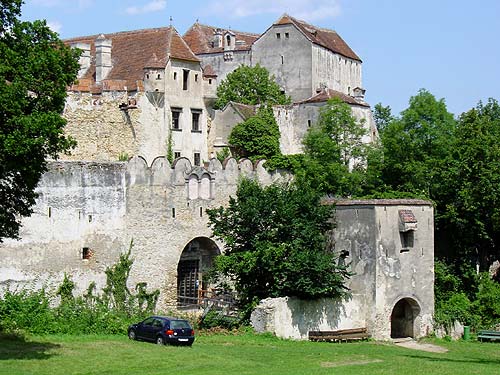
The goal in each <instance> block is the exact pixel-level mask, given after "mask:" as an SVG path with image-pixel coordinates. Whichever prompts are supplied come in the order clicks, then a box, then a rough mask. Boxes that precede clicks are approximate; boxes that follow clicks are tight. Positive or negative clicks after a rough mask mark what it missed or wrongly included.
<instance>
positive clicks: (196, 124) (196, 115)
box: [191, 109, 201, 132]
mask: <svg viewBox="0 0 500 375" xmlns="http://www.w3.org/2000/svg"><path fill="white" fill-rule="evenodd" d="M200 115H201V111H200V110H196V109H193V110H191V119H192V124H191V131H193V132H201V129H200Z"/></svg>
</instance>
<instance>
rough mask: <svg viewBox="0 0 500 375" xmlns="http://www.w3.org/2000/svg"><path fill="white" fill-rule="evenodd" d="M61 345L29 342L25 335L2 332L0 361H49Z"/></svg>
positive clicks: (0, 333) (0, 335)
mask: <svg viewBox="0 0 500 375" xmlns="http://www.w3.org/2000/svg"><path fill="white" fill-rule="evenodd" d="M59 347H60V345H58V344H52V343H50V342H36V341H28V340H26V338H25V337H24V336H23V335H19V334H14V333H3V332H0V361H3V360H8V359H49V358H50V357H53V356H54V355H55V353H54V352H53V350H54V349H57V348H59Z"/></svg>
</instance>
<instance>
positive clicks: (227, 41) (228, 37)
mask: <svg viewBox="0 0 500 375" xmlns="http://www.w3.org/2000/svg"><path fill="white" fill-rule="evenodd" d="M226 44H227V46H228V47H229V46H231V35H228V36H226Z"/></svg>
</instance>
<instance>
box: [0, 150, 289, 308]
mask: <svg viewBox="0 0 500 375" xmlns="http://www.w3.org/2000/svg"><path fill="white" fill-rule="evenodd" d="M243 176H248V177H252V178H258V179H259V180H260V181H262V183H264V184H268V183H270V182H271V181H273V180H275V179H279V178H281V176H280V175H279V174H270V173H268V172H267V171H266V170H265V169H264V168H263V166H262V163H259V164H257V165H256V166H254V165H253V164H252V163H251V162H250V161H249V160H242V161H240V162H239V163H238V162H236V160H234V159H228V160H226V162H225V163H224V166H223V165H222V164H221V163H220V162H219V161H218V160H216V159H212V160H211V161H210V163H209V165H208V166H207V167H206V168H193V167H192V165H191V163H190V162H189V160H187V159H185V158H180V159H177V160H176V161H175V162H174V164H173V165H172V166H171V165H170V163H169V162H168V161H167V160H166V159H165V158H163V157H159V158H156V159H155V160H154V161H153V163H152V164H151V165H150V166H148V165H147V163H146V162H145V160H144V159H142V158H140V157H134V158H133V159H131V160H130V161H129V162H107V163H96V162H71V161H62V162H52V163H50V168H49V171H48V172H47V173H45V174H44V176H43V178H42V180H41V181H40V184H39V187H38V189H37V191H38V193H39V198H38V200H37V204H36V206H35V207H34V213H33V215H32V216H31V217H28V218H25V219H24V220H23V227H22V230H21V233H20V237H21V240H18V241H17V240H11V239H6V240H5V242H4V243H3V244H2V245H1V246H0V259H1V261H0V289H4V288H6V287H10V288H19V287H34V288H40V287H42V286H48V287H49V288H55V287H56V286H57V285H59V284H60V282H61V281H62V279H63V276H64V273H67V274H68V275H71V277H72V279H73V280H74V281H75V283H76V289H77V290H76V292H77V293H82V292H83V291H84V290H85V289H86V288H87V287H88V286H89V284H90V282H91V281H94V282H96V284H97V289H98V290H100V289H101V288H102V287H103V286H104V284H105V275H104V270H105V269H106V267H109V266H111V265H113V264H115V263H116V261H117V260H118V257H119V255H120V254H122V253H123V252H125V251H126V250H127V249H128V247H129V244H130V241H131V240H133V241H134V246H133V249H132V257H133V259H134V264H133V267H132V271H131V275H130V279H129V282H130V287H131V288H133V287H134V286H135V284H136V283H138V282H147V283H148V286H149V287H150V288H152V289H160V291H161V296H160V303H159V307H160V308H166V307H168V306H170V305H172V304H174V303H175V300H176V283H177V265H178V263H179V259H180V256H181V253H182V251H183V249H184V248H185V246H186V245H187V244H188V243H189V242H190V241H191V240H193V239H195V238H198V237H208V238H209V237H210V236H211V231H210V229H209V227H208V224H207V223H208V217H207V214H206V212H205V210H206V209H207V208H214V207H218V206H220V205H224V204H226V203H227V201H228V199H229V196H230V195H234V194H235V192H236V188H237V183H238V181H239V179H240V178H241V177H243ZM217 245H218V246H219V248H220V249H221V250H222V249H223V248H222V244H220V243H217ZM84 248H88V249H90V251H91V252H92V256H91V258H90V259H88V260H87V259H82V252H83V249H84Z"/></svg>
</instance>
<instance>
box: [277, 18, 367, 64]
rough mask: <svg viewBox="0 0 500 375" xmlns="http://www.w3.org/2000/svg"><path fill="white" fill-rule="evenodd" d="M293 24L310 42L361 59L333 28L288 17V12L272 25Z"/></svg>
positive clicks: (354, 58)
mask: <svg viewBox="0 0 500 375" xmlns="http://www.w3.org/2000/svg"><path fill="white" fill-rule="evenodd" d="M289 24H292V25H295V27H297V29H299V30H300V31H301V32H302V33H303V34H304V35H305V36H306V38H308V39H309V40H310V41H311V42H313V43H315V44H318V45H320V46H322V47H324V48H326V49H329V50H330V51H332V52H335V53H338V54H340V55H342V56H345V57H348V58H350V59H353V60H357V61H361V59H360V58H359V57H358V55H356V53H354V51H353V50H352V49H351V48H350V47H349V46H348V45H347V43H346V42H344V40H343V39H342V38H341V37H340V35H339V34H337V33H336V32H335V31H333V30H329V29H323V28H319V27H316V26H313V25H310V24H308V23H306V22H304V21H300V20H298V19H296V18H293V17H290V16H289V15H288V14H285V15H283V16H282V17H281V18H280V19H279V20H278V21H276V22H275V23H274V25H289Z"/></svg>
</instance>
